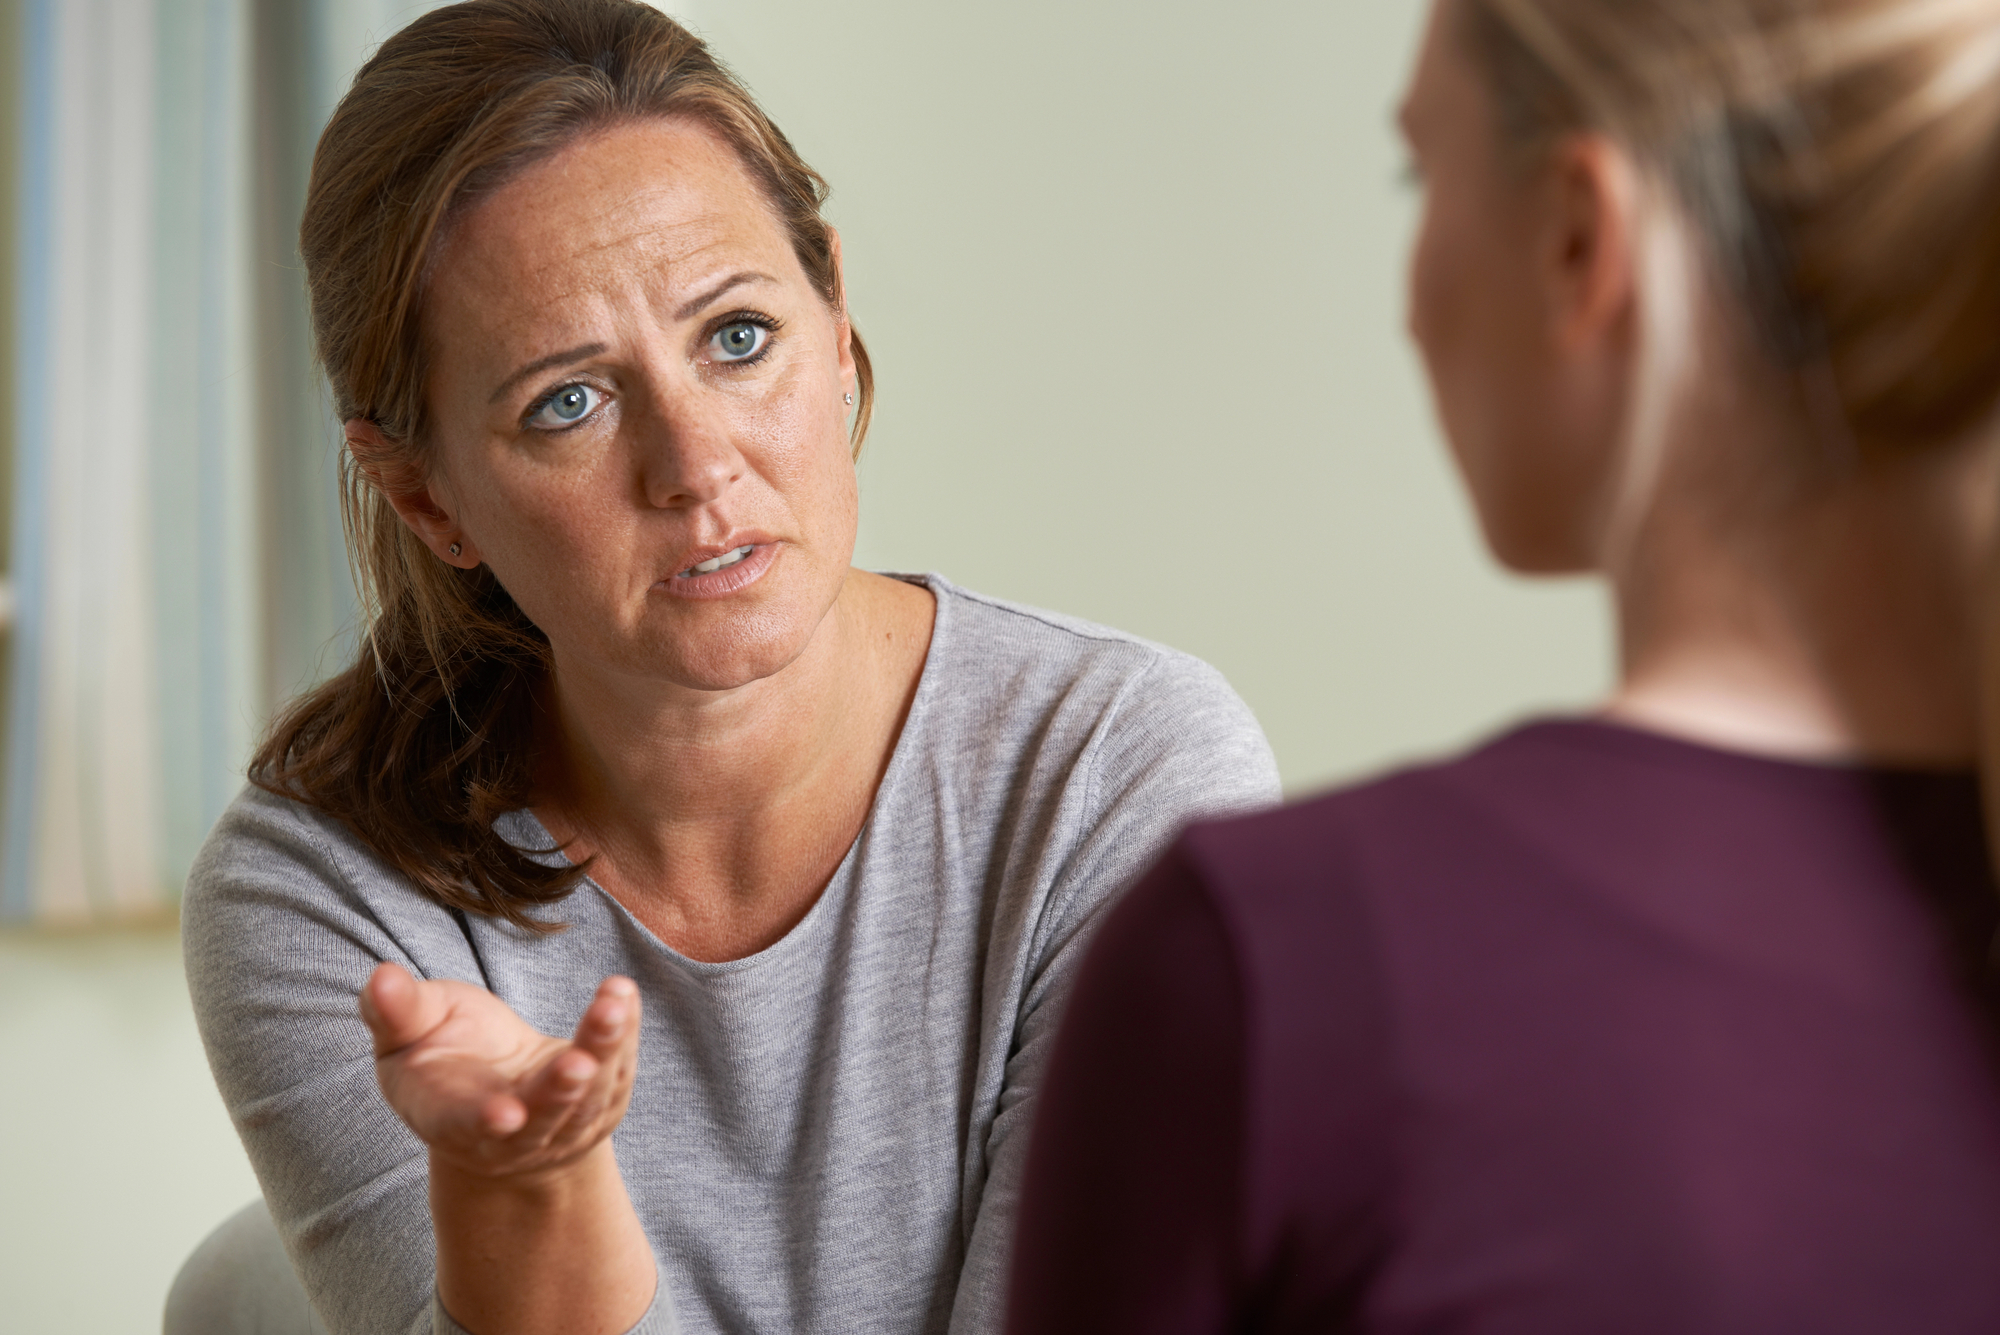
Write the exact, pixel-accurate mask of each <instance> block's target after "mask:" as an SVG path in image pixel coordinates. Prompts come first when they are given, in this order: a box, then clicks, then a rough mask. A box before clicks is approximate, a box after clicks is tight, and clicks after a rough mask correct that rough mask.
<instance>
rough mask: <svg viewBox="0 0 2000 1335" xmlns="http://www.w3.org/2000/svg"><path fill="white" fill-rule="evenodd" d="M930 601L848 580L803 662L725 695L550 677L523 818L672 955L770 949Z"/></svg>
mask: <svg viewBox="0 0 2000 1335" xmlns="http://www.w3.org/2000/svg"><path fill="white" fill-rule="evenodd" d="M933 608H934V604H933V601H932V599H931V596H930V595H929V593H927V592H926V591H924V590H922V589H918V588H914V587H912V586H910V585H907V584H900V583H897V582H895V581H889V580H884V579H881V578H880V577H879V576H873V575H867V574H863V573H860V572H855V573H853V574H851V575H850V576H849V577H848V579H847V581H846V583H845V584H844V586H843V588H842V591H841V594H840V596H839V598H838V599H837V600H836V602H835V604H834V606H833V608H832V609H830V610H829V612H828V613H827V616H826V618H825V619H824V620H823V621H822V623H821V625H820V627H819V629H818V630H817V631H816V632H815V634H814V636H813V639H812V641H811V642H810V644H809V645H808V646H807V648H806V650H805V651H804V652H803V653H802V654H801V655H800V656H799V657H798V658H797V659H796V660H794V661H793V662H792V663H791V664H789V665H788V666H786V667H785V668H783V669H782V670H780V671H779V672H776V673H774V674H772V675H771V676H769V677H766V678H763V679H761V680H759V681H755V682H751V683H749V684H747V685H745V686H742V687H738V688H735V689H733V690H728V691H695V690H683V689H675V688H660V687H658V686H656V685H653V684H651V683H627V682H618V681H611V682H605V681H599V680H597V679H596V678H595V677H594V676H592V675H590V674H588V673H586V672H581V671H579V672H572V673H567V674H566V673H564V672H563V669H562V665H561V664H558V667H557V681H556V682H555V683H554V684H553V685H552V687H551V690H550V697H551V698H550V701H549V704H550V706H551V707H550V708H549V709H548V710H547V711H546V713H545V716H544V717H545V720H546V726H545V727H544V728H543V730H542V735H541V737H540V738H538V744H537V748H536V749H537V753H538V755H539V757H540V758H541V763H540V764H539V765H538V772H537V782H536V790H537V791H536V799H535V810H536V814H537V815H538V816H539V817H540V818H541V820H542V822H543V824H544V825H545V826H547V827H548V829H549V831H550V833H552V834H554V835H555V836H556V838H557V839H559V840H561V841H563V842H564V844H565V846H566V850H567V851H568V852H569V854H570V856H571V857H572V858H573V859H581V858H583V857H590V858H592V859H593V862H592V865H591V875H592V878H593V879H594V880H596V881H597V882H598V883H599V884H600V885H602V886H603V887H604V888H605V889H606V890H607V891H609V892H610V893H611V894H613V895H614V896H615V897H616V898H618V899H619V900H620V902H622V903H623V904H625V906H626V907H627V908H628V909H630V910H631V911H632V912H633V913H634V914H636V915H637V916H638V917H639V918H640V920H641V921H643V922H645V923H646V924H647V925H648V926H649V927H651V928H652V929H653V930H654V931H655V932H656V933H657V934H658V935H659V936H660V937H661V938H662V939H663V940H665V941H667V943H668V944H670V945H673V946H675V947H676V948H677V949H680V950H681V951H683V953H686V954H689V955H691V956H693V957H695V958H698V959H729V958H736V957H738V956H740V955H743V954H748V953H752V952H754V951H755V950H758V949H762V948H763V947H764V946H767V945H769V944H771V942H772V941H775V940H776V939H777V938H778V937H779V936H782V935H783V934H784V932H785V931H787V930H789V929H790V927H791V926H792V924H793V923H795V922H796V921H797V920H798V918H799V917H801V916H803V914H804V912H805V910H806V909H807V908H810V907H811V904H812V903H813V902H814V901H815V900H816V899H817V898H818V895H819V892H820V890H821V889H823V888H824V886H825V884H826V880H827V878H828V877H830V876H831V875H832V873H833V871H834V870H835V869H836V868H837V867H838V865H839V862H840V860H841V858H842V856H844V854H845V851H846V848H847V846H848V845H849V844H850V843H851V842H852V841H853V839H854V837H855V835H856V834H857V833H858V832H859V828H860V825H861V824H862V822H863V821H864V820H865V818H866V814H867V811H868V809H869V807H870V805H871V804H872V802H873V800H874V793H875V789H876V787H877V785H878V784H879V783H880V781H881V778H882V774H883V772H884V770H885V769H886V767H887V764H888V760H889V756H890V754H891V752H892V751H893V749H894V747H895V743H896V739H897V736H898V734H899V733H900V732H901V729H902V722H903V719H904V717H905V715H906V713H907V711H908V708H909V705H910V702H911V700H912V698H913V697H914V694H915V689H916V685H917V681H918V679H919V678H920V676H921V674H922V669H923V663H924V658H925V655H926V653H927V651H928V648H929V642H930V629H931V616H932V611H933Z"/></svg>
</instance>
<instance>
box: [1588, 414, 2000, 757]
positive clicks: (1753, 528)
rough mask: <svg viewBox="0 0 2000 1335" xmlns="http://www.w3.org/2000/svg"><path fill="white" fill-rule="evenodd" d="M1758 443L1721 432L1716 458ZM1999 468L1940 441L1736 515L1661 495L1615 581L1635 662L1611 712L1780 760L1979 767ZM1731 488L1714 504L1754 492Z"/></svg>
mask: <svg viewBox="0 0 2000 1335" xmlns="http://www.w3.org/2000/svg"><path fill="white" fill-rule="evenodd" d="M1763 443H1765V444H1768V442H1763ZM1757 444H1759V442H1751V441H1730V440H1728V439H1726V438H1723V439H1718V438H1717V437H1716V435H1715V434H1714V433H1711V434H1710V437H1709V439H1708V440H1707V442H1705V448H1704V452H1705V453H1706V455H1707V457H1708V458H1709V460H1710V461H1711V463H1712V462H1713V460H1714V459H1716V458H1717V457H1721V456H1733V457H1734V458H1737V459H1749V458H1755V457H1757V456H1758V451H1757V449H1756V448H1755V447H1756V445H1757ZM1993 462H1994V453H1993V450H1992V449H1991V447H1990V446H1988V445H1986V444H1985V443H1980V444H1975V445H1968V446H1959V447H1938V448H1936V449H1934V450H1930V451H1927V452H1923V453H1914V452H1913V453H1909V454H1906V455H1903V456H1901V457H1895V458H1889V459H1881V460H1870V461H1868V462H1865V463H1862V464H1859V465H1857V466H1855V467H1854V468H1853V469H1852V470H1850V471H1849V472H1848V473H1847V475H1846V476H1844V477H1842V478H1840V479H1839V480H1837V481H1829V482H1826V483H1823V484H1822V485H1820V486H1818V487H1816V488H1814V489H1812V491H1811V493H1810V494H1809V495H1792V496H1789V497H1783V498H1773V499H1772V500H1771V502H1770V503H1768V504H1759V505H1739V506H1737V507H1736V508H1734V509H1724V508H1723V507H1721V506H1718V505H1716V504H1713V503H1711V502H1710V501H1709V499H1708V498H1707V497H1704V496H1702V495H1699V494H1696V493H1697V492H1699V490H1700V488H1699V487H1697V486H1696V485H1695V484H1693V483H1683V484H1681V485H1679V486H1676V485H1674V484H1673V483H1671V482H1668V483H1665V484H1663V491H1662V495H1661V496H1660V498H1659V500H1658V501H1657V503H1656V504H1655V506H1654V509H1653V518H1652V520H1651V521H1649V523H1648V524H1647V526H1646V530H1645V535H1644V536H1643V537H1642V538H1641V539H1640V541H1639V542H1638V543H1636V544H1635V547H1634V549H1633V551H1632V553H1631V556H1630V558H1629V559H1628V560H1627V561H1625V562H1624V563H1623V567H1622V568H1621V569H1619V570H1617V571H1615V572H1613V585H1614V589H1615V593H1616V597H1617V602H1618V609H1619V620H1620V639H1621V645H1620V649H1621V660H1622V668H1621V673H1620V678H1621V680H1620V684H1619V687H1618V689H1617V691H1616V693H1615V694H1614V695H1613V697H1612V700H1611V702H1610V705H1609V708H1608V713H1609V714H1610V715H1611V716H1613V717H1616V718H1619V719H1621V720H1624V721H1628V722H1631V723H1634V724H1637V725H1639V726H1642V727H1648V728H1652V729H1654V730H1657V731H1661V732H1667V733H1673V734H1678V735H1681V736H1685V737H1689V738H1691V739H1694V740H1699V741H1704V742H1709V743H1712V744H1715V745H1718V746H1724V747H1728V748H1731V749H1736V750H1743V751H1751V752H1759V753H1764V754H1771V755H1780V756H1788V757H1795V758H1801V759H1817V760H1829V761H1848V762H1861V763H1878V764H1904V765H1917V766H1955V765H1966V764H1970V763H1972V762H1973V761H1974V759H1975V758H1976V756H1977V754H1978V751H1979V685H1980V683H1979V677H1978V674H1979V670H1980V669H1979V652H1978V638H1979V633H1980V632H1979V622H1980V609H1981V605H1982V602H1983V599H1984V597H1985V585H1986V581H1987V578H1988V574H1987V570H1988V564H1989V562H1988V546H1989V540H1990V535H1991V527H1992V523H1991V521H1992V515H1991V509H1992V501H1993V499H1994V490H1995V480H1994V478H1993V476H1992V473H1993ZM1730 471H1731V470H1730V469H1728V468H1727V467H1725V468H1722V469H1720V470H1715V469H1711V471H1710V474H1709V475H1710V477H1711V479H1715V478H1718V477H1720V478H1721V479H1722V480H1723V481H1725V482H1727V481H1729V478H1728V474H1729V472H1730ZM1732 485H1733V490H1725V491H1720V492H1718V493H1716V494H1725V495H1733V496H1735V497H1736V498H1738V499H1739V500H1740V499H1741V498H1742V497H1744V496H1747V495H1754V494H1755V489H1754V487H1751V486H1747V485H1745V483H1744V479H1742V478H1741V477H1738V478H1735V479H1734V480H1733V484H1732Z"/></svg>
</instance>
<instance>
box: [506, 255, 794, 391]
mask: <svg viewBox="0 0 2000 1335" xmlns="http://www.w3.org/2000/svg"><path fill="white" fill-rule="evenodd" d="M775 281H777V280H775V279H773V278H772V277H771V276H770V275H769V274H761V273H757V272H754V271H752V270H747V269H746V270H745V271H744V272H742V273H736V274H731V275H729V277H727V278H725V279H723V280H722V281H721V282H719V283H717V284H715V286H713V287H711V288H709V289H708V290H707V291H705V292H702V293H700V294H699V295H697V296H695V297H693V298H692V299H690V300H689V301H687V302H686V303H684V304H683V305H682V306H681V308H680V309H679V310H677V311H675V312H674V318H675V319H676V320H688V319H692V318H693V317H694V316H695V315H696V314H698V313H699V312H700V311H701V309H702V307H704V306H707V305H710V304H712V303H714V302H716V301H719V300H721V299H722V298H723V297H725V296H727V295H729V294H730V293H731V292H734V291H735V290H736V289H737V288H739V287H742V286H743V285H745V284H746V283H770V282H775ZM604 349H605V345H604V344H602V343H584V344H581V345H579V346H577V347H574V348H565V349H564V350H563V351H561V352H552V353H550V354H549V355H548V356H546V357H537V358H535V360H533V361H531V362H529V363H528V364H527V365H526V366H523V367H521V368H519V369H518V370H516V371H515V372H514V374H512V375H510V376H508V377H507V378H506V379H505V380H502V381H501V382H500V387H499V388H498V389H496V390H494V391H493V397H492V398H490V399H488V400H487V402H488V403H498V402H500V400H501V399H503V398H505V397H507V391H508V390H510V389H512V388H514V386H516V385H518V384H520V383H521V382H522V381H523V380H526V379H527V378H528V377H529V376H532V375H539V374H541V373H542V372H543V371H547V370H550V369H552V368H554V367H557V366H568V365H569V364H570V363H572V362H580V361H583V360H584V359H585V358H587V357H601V356H603V355H604Z"/></svg>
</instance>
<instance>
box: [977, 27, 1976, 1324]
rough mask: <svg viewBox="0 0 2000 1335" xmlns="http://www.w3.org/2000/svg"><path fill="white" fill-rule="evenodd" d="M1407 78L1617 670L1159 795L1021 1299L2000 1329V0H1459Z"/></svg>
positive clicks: (1078, 1308) (1521, 518) (1497, 397)
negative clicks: (1604, 611) (1453, 733)
mask: <svg viewBox="0 0 2000 1335" xmlns="http://www.w3.org/2000/svg"><path fill="white" fill-rule="evenodd" d="M1402 119H1403V126H1404V129H1405V132H1406V134H1407V137H1408V140H1409V143H1410V146H1411V150H1412V152H1413V154H1414V156H1415V160H1416V163H1417V166H1418V168H1419V169H1420V172H1421V175H1422V178H1423V180H1424V181H1425V183H1426V191H1427V199H1426V210H1425V218H1424V223H1423V230H1422V235H1421V238H1420V240H1419V242H1418V244H1417V248H1416V253H1415V257H1414V262H1413V277H1412V284H1411V325H1412V328H1413V330H1414V333H1415V336H1416V339H1417V342H1418V344H1419V345H1420V346H1421V348H1422V351H1423V354H1424V358H1425V360H1426V362H1427V364H1428V368H1429V372H1430V377H1431V383H1432V387H1433V390H1434V392H1435V397H1436V401H1437V404H1438V408H1439V413H1440V416H1441V418H1442V419H1443V423H1444V427H1445V430H1446V433H1447V435H1448V436H1449V437H1450V440H1451V445H1452V448H1453V450H1454V452H1455V454H1456V455H1457V458H1458V462H1459V465H1460V468H1461V470H1462V472H1463V474H1464V477H1465V480H1466V483H1467V485H1468V487H1469V488H1470V490H1471V492H1472V496H1473V498H1474V500H1475V502H1476V504H1477V508H1478V511H1479V515H1480V519H1481V521H1482V523H1483V525H1484V528H1485V531H1486V536H1487V539H1488V542H1489V543H1490V545H1491V547H1492V549H1493V551H1494V552H1495V554H1496V555H1497V556H1498V558H1499V559H1500V560H1501V561H1502V562H1503V563H1505V564H1506V565H1508V566H1510V567H1512V568H1513V569H1516V570H1520V571H1527V572H1570V571H1583V570H1594V571H1598V572H1601V573H1602V574H1603V575H1604V576H1605V577H1606V578H1607V579H1608V580H1609V582H1610V585H1611V588H1612V592H1613V594H1614V596H1615V599H1616V604H1617V609H1618V616H1619V626H1620V648H1621V651H1622V670H1621V674H1620V681H1619V684H1618V687H1617V690H1616V693H1615V694H1614V696H1613V697H1612V699H1611V701H1610V702H1609V704H1608V705H1607V706H1606V708H1605V709H1604V710H1603V711H1602V712H1601V713H1599V714H1597V715H1595V716H1592V717H1588V718H1574V719H1555V720H1548V721H1543V722H1538V723H1533V724H1530V725H1528V726H1526V727H1523V728H1520V729H1518V730H1516V731H1513V732H1510V733H1508V734H1507V735H1505V736H1503V737H1501V738H1499V739H1498V740H1496V741H1494V742H1492V743H1490V744H1488V745H1486V746H1484V747H1482V748H1480V749H1479V750H1477V751H1475V752H1473V753H1472V754H1470V755H1468V756H1465V757H1462V758H1459V759H1456V760H1453V761H1450V762H1448V763H1444V764H1439V765H1433V766H1428V767H1424V768H1420V769H1416V770H1412V771H1409V772H1405V773H1402V774H1398V775H1395V776H1393V777H1390V778H1387V779H1385V780H1383V781H1381V782H1378V783H1373V784H1370V785H1368V786H1365V787H1362V788H1358V789H1354V790H1351V791H1347V792H1341V793H1336V794H1333V795H1331V796H1328V797H1325V798H1322V799H1320V800H1318V801H1314V802H1310V803H1306V804H1303V805H1300V806H1296V807H1293V808H1290V809H1287V810H1285V811H1282V812H1277V813H1272V814H1268V815H1263V816H1253V817H1249V818H1246V819H1243V820H1241V821H1236V822H1231V823H1223V824H1217V825H1211V826H1204V827H1199V828H1197V829H1196V830H1194V831H1193V832H1191V833H1189V834H1188V835H1187V836H1185V837H1184V838H1183V839H1182V840H1181V841H1180V842H1179V843H1178V844H1177V846H1176V847H1175V848H1174V850H1173V851H1172V852H1171V853H1170V854H1169V856H1168V857H1167V858H1166V860H1165V861H1164V862H1163V863H1162V864H1161V865H1160V866H1159V867H1158V868H1157V869H1156V870H1155V871H1154V872H1153V873H1151V874H1150V876H1149V877H1148V878H1147V879H1146V880H1144V881H1143V882H1142V883H1141V884H1140V886H1139V887H1138V888H1137V889H1136V890H1135V891H1134V892H1133V894H1132V895H1131V896H1130V897H1129V898H1128V899H1126V900H1125V901H1124V903H1123V904H1122V905H1121V907H1120V908H1119V909H1118V910H1117V911H1116V912H1114V913H1113V915H1112V916H1111V918H1110V920H1109V921H1108V922H1107V924H1106V925H1105V928H1104V929H1103V932H1102V933H1101V934H1100V936H1099V938H1098V942H1097V944H1096V945H1095V946H1094V947H1093V951H1092V955H1091V958H1090V959H1089V961H1088V963H1087V965H1086V967H1085V969H1084V970H1083V973H1082V976H1081V977H1080V979H1079V981H1078V984H1077V991H1076V994H1075V996H1074V999H1073V1003H1072V1006H1071V1009H1070V1012H1069V1016H1068V1018H1067V1020H1066V1021H1065V1024H1064V1029H1063V1032H1062V1034H1061V1036H1060V1039H1059V1042H1058V1046H1057V1052H1056V1056H1055V1058H1054V1061H1053V1065H1052V1068H1051V1070H1050V1073H1049V1076H1048V1079H1047V1082H1046V1084H1045V1086H1044V1090H1043V1097H1042V1100H1041V1108H1040V1111H1039V1113H1038V1118H1039V1120H1038V1123H1037V1127H1036V1132H1035V1145H1034V1148H1033V1151H1032V1153H1031V1156H1030V1167H1029V1178H1028V1187H1027V1194H1026V1198H1025V1201H1024V1205H1023V1210H1022V1215H1021V1220H1020V1234H1019V1242H1018V1249H1017V1259H1016V1263H1015V1264H1016V1269H1015V1275H1014V1288H1013V1302H1012V1311H1011V1318H1010V1328H1011V1329H1013V1330H1016V1331H1019V1332H1022V1335H1050V1333H1051V1332H1064V1331H1078V1332H1083V1331H1088V1332H1091V1335H1119V1333H1120V1332H1128V1331H1147V1332H1189V1333H1192V1332H1223V1331H1230V1332H1244V1331H1271V1332H1279V1331H1300V1332H1303V1331H1335V1330H1338V1331H1368V1332H1413V1331H1425V1332H1432V1333H1433V1335H1448V1333H1449V1332H1474V1331H1477V1332H1494V1333H1496V1335H1497V1333H1498V1332H1522V1333H1523V1335H1526V1333H1527V1332H1533V1335H1564V1333H1566V1332H1568V1333H1574V1335H1602V1333H1603V1332H1611V1331H1616V1332H1619V1333H1620V1335H1645V1333H1647V1332H1660V1333H1662V1335H1665V1333H1666V1332H1690V1333H1691V1332H1702V1333H1704V1335H1717V1333H1720V1332H1742V1335H1773V1333H1774V1332H1805V1331H1811V1332H1814V1335H1836V1333H1839V1332H1851V1333H1852V1335H1881V1333H1882V1332H1887V1331H1912V1332H1915V1331H1922V1332H1925V1335H1974V1332H1992V1331H1995V1330H2000V1083H1996V1071H1995V1064H1994V1056H1995V1049H1994V1039H1995V1037H1996V1031H1995V1028H1994V1021H1995V1019H1996V1017H2000V1005H1997V1004H1996V1003H2000V978H1996V972H1995V968H1996V964H1995V961H1996V956H1995V949H1994V947H1995V927H1996V925H2000V900H1996V897H1995V893H1994V883H1993V878H1992V875H1991V873H1990V871H1989V866H1988V854H1987V846H1986V840H1985V838H1984V834H1983V831H1982V822H1981V813H1980V795H1979V779H1978V775H1977V773H1976V772H1975V768H1974V766H1975V758H1976V756H1977V755H1978V752H1979V750H1980V741H1981V738H1980V698H1979V697H1980V688H1981V686H1982V677H1984V678H1985V679H1986V680H1987V681H1990V680H1991V679H1992V674H1993V672H1994V671H1995V670H1996V669H1995V667H1994V666H1993V665H1992V663H1991V660H1990V659H1986V660H1984V666H1982V652H1981V651H1982V643H1981V640H1982V634H1983V633H1984V632H1983V631H1982V627H1983V626H1984V625H1985V624H1987V622H1988V619H1989V615H1990V609H1991V607H1992V601H1993V590H1992V589H1991V587H1990V579H1989V575H1990V565H1991V555H1992V553H1991V547H1992V542H1993V537H1994V533H1993V512H1994V507H1995V502H1996V500H2000V490H1996V488H1997V487H2000V481H1996V478H1995V476H1994V467H1993V465H1994V423H1993V417H1994V410H1995V406H1996V401H2000V3H1994V2H1993V0H1662V2H1661V3H1650V4H1634V3H1632V2H1631V0H1441V2H1440V3H1439V4H1438V6H1437V7H1436V9H1435V12H1434V13H1433V15H1432V20H1431V26H1430V31H1429V35H1428V39H1427V41H1426V44H1425V47H1424V50H1423V54H1422V57H1421V60H1420V63H1419V67H1418V69H1417V72H1416V76H1415V80H1414V84H1413V86H1412V88H1411V90H1410V93H1409V96H1408V100H1407V102H1406V104H1405V107H1404V110H1403V118H1402Z"/></svg>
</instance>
